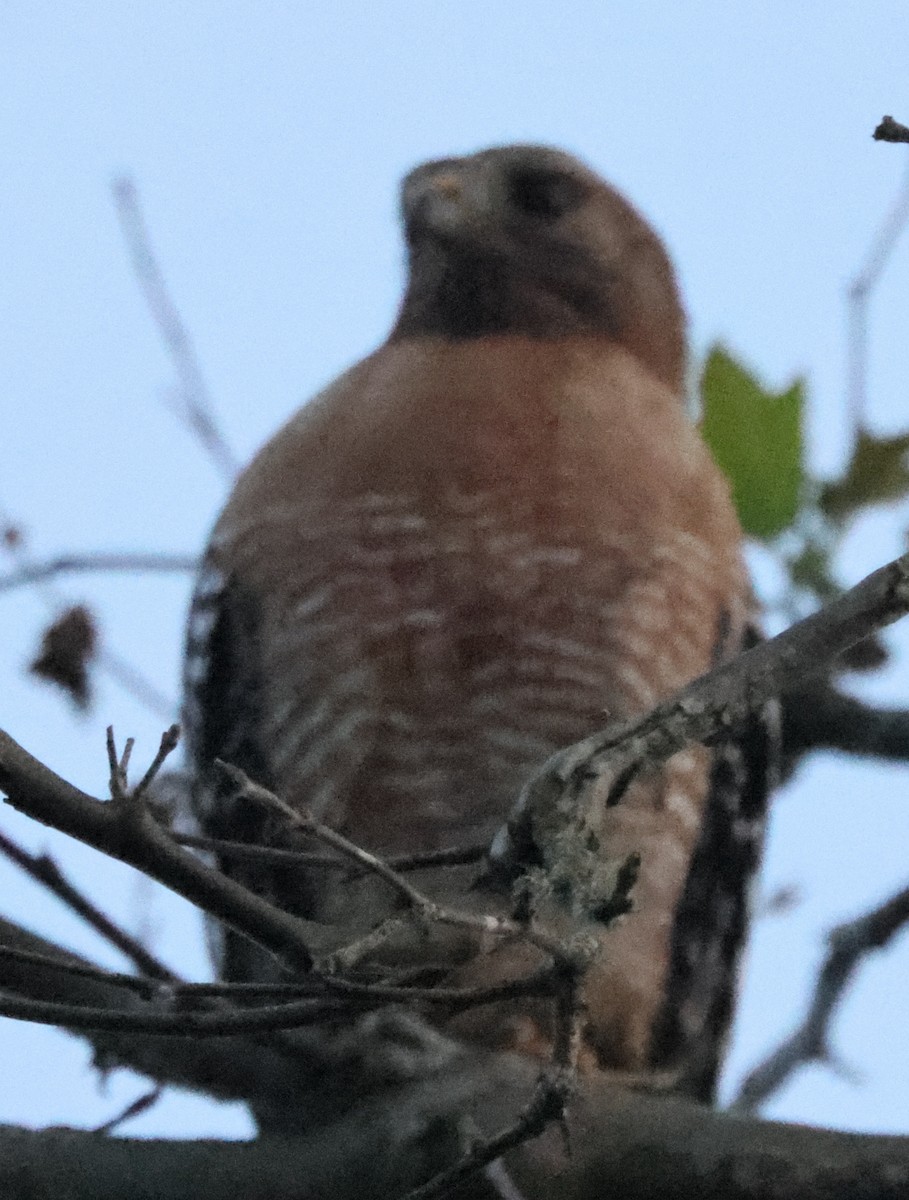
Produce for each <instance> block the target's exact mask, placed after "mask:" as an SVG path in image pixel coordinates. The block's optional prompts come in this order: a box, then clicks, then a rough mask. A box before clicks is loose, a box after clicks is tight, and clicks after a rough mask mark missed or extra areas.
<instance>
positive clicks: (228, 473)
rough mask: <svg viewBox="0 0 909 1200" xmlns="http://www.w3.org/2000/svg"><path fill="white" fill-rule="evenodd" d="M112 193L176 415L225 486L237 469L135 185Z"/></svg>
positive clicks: (121, 182) (128, 182)
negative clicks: (173, 379)
mask: <svg viewBox="0 0 909 1200" xmlns="http://www.w3.org/2000/svg"><path fill="white" fill-rule="evenodd" d="M113 192H114V202H115V204H116V208H117V216H118V217H119V219H120V226H121V228H122V230H123V236H124V238H125V239H126V244H127V247H128V249H129V252H130V256H131V258H132V262H133V268H134V270H135V272H136V278H137V279H138V281H139V285H140V287H141V288H142V292H143V294H144V295H145V299H146V302H147V304H148V307H149V310H150V311H151V315H152V318H153V320H154V322H155V324H156V325H157V327H158V331H159V333H160V334H161V336H162V338H163V339H164V344H165V346H166V347H167V350H168V352H169V354H170V356H171V359H172V361H173V364H174V367H175V368H176V371H177V378H178V379H179V381H180V400H181V403H180V406H179V410H178V411H179V415H180V417H181V418H182V420H183V421H184V422H185V424H186V425H187V426H188V427H189V429H190V430H191V431H192V432H193V433H194V434H195V436H196V438H197V439H198V440H199V443H200V444H201V446H202V447H203V449H204V450H205V452H206V453H207V454H208V455H209V457H210V458H211V460H212V462H213V463H214V464H215V466H216V467H217V468H218V470H219V471H220V472H221V473H222V475H223V476H224V477H225V479H226V480H228V481H229V482H230V481H232V480H233V479H234V477H235V476H236V474H237V470H238V463H237V460H236V458H235V456H234V454H233V451H232V450H231V449H230V447H229V446H228V444H227V440H226V438H225V437H224V434H223V432H222V430H221V429H220V428H219V427H218V422H217V419H216V417H215V411H214V404H213V403H212V398H211V395H210V393H209V391H208V387H207V385H206V383H205V379H204V378H203V375H202V368H201V367H200V365H199V360H198V357H197V356H196V351H195V347H194V346H193V343H192V338H191V337H190V335H189V331H188V329H187V328H186V325H185V324H184V323H183V320H182V319H181V317H180V313H179V311H178V310H177V306H176V304H175V303H174V301H173V298H172V297H171V294H170V291H169V289H168V287H167V283H166V281H165V279H164V273H163V272H162V270H161V267H160V265H159V263H158V261H157V259H156V257H155V253H154V251H153V249H152V245H151V238H150V236H149V232H148V227H147V225H146V222H145V218H144V216H143V214H142V209H141V206H140V203H139V193H138V190H137V188H136V185H135V183H134V181H133V180H132V179H128V178H122V179H117V180H115V182H114V185H113Z"/></svg>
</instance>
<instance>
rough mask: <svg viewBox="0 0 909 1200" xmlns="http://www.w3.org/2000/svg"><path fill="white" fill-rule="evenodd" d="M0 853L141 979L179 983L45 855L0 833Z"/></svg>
mask: <svg viewBox="0 0 909 1200" xmlns="http://www.w3.org/2000/svg"><path fill="white" fill-rule="evenodd" d="M0 853H2V854H4V855H5V856H6V857H7V858H8V859H9V860H10V862H14V863H15V864H16V866H17V867H20V868H21V869H22V870H23V871H24V872H25V873H26V874H27V875H30V876H31V877H32V879H35V880H37V882H38V883H40V884H42V885H43V886H44V887H46V888H47V890H48V891H49V892H52V893H53V895H55V896H56V897H57V899H58V900H61V901H62V902H63V903H64V904H65V905H66V906H67V907H68V908H70V909H72V911H73V912H74V913H76V914H77V915H78V916H80V917H81V918H82V920H83V921H85V922H86V924H87V925H90V926H91V928H92V929H94V930H95V932H96V933H99V934H100V935H101V937H103V938H105V939H106V940H107V941H108V942H110V944H111V945H112V946H116V948H117V949H118V950H119V951H120V953H121V954H124V955H125V956H126V957H127V958H128V959H129V960H130V962H132V963H133V964H134V965H135V967H136V969H137V970H138V971H141V972H142V973H143V975H147V976H148V977H149V978H150V979H160V980H166V981H167V982H168V983H178V982H179V981H180V976H179V975H176V974H175V973H174V972H173V971H171V970H170V968H169V967H166V966H165V965H164V963H162V962H161V961H160V960H159V959H157V958H155V956H154V955H153V954H151V953H150V952H149V951H148V950H146V948H145V947H144V946H143V945H142V943H141V942H139V941H137V940H136V939H135V938H134V937H132V936H131V935H130V934H128V933H127V932H126V930H125V929H123V928H121V926H119V925H117V924H116V923H115V922H114V921H112V920H111V919H110V917H108V916H106V915H105V914H104V913H103V912H102V911H101V910H100V909H99V908H98V907H97V906H96V905H95V904H93V903H92V902H91V900H89V899H88V898H87V897H86V896H84V895H83V894H82V892H80V891H79V889H78V888H77V887H75V886H74V885H73V884H72V883H70V882H69V880H68V879H67V878H66V877H65V876H64V874H63V873H62V871H61V870H60V868H59V867H58V866H57V864H56V863H55V862H54V860H53V859H52V858H51V857H50V855H49V854H31V853H29V851H28V850H25V849H24V848H23V847H22V846H20V845H19V844H18V843H17V842H14V841H13V839H12V838H10V837H8V836H7V835H6V834H5V833H2V832H0Z"/></svg>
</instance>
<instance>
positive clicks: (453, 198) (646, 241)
mask: <svg viewBox="0 0 909 1200" xmlns="http://www.w3.org/2000/svg"><path fill="white" fill-rule="evenodd" d="M402 212H403V224H404V232H405V236H406V242H407V252H408V264H409V270H408V278H407V286H406V291H405V295H404V299H403V303H402V305H401V309H400V312H399V314H398V317H397V321H396V322H395V325H394V327H393V329H392V331H391V334H390V336H389V337H388V340H387V341H386V342H385V343H384V344H383V345H382V346H380V347H379V349H378V350H376V351H375V352H374V353H372V354H371V355H369V356H368V357H367V358H365V359H364V360H363V361H362V362H359V363H357V364H356V365H355V366H354V367H353V368H352V369H351V370H349V371H348V372H347V373H346V374H344V375H342V376H341V377H340V378H339V379H337V380H336V381H335V382H334V383H332V384H331V385H330V386H329V387H327V388H326V389H325V390H324V391H323V392H321V393H320V394H319V395H318V396H316V397H315V398H314V399H313V400H311V401H310V402H309V403H307V404H306V405H304V407H303V408H302V409H301V410H300V411H299V412H298V413H297V414H296V415H295V416H294V417H292V418H291V420H290V421H289V422H288V424H287V425H285V426H284V428H283V429H282V430H280V432H278V433H277V435H276V436H275V437H274V438H272V440H271V441H270V442H269V443H268V444H267V445H266V446H265V448H264V449H263V450H262V451H260V453H259V454H258V455H257V456H256V458H255V459H254V460H253V462H252V464H251V465H250V466H249V467H248V468H247V469H246V471H245V472H244V473H243V474H242V475H241V477H240V479H239V480H238V482H237V484H236V487H235V488H234V491H233V494H232V495H231V497H230V499H229V501H228V503H227V506H226V508H225V509H224V511H223V513H222V514H221V517H220V519H219V520H218V523H217V525H216V527H215V530H214V533H213V536H212V539H211V543H210V546H209V548H208V551H207V554H206V557H205V564H204V568H203V570H202V573H201V576H200V579H199V583H198V586H197V590H196V594H195V598H194V601H193V607H192V613H191V617H190V625H189V637H188V650H187V667H186V724H187V737H188V744H189V749H190V754H191V758H192V761H193V763H194V769H195V772H196V777H197V785H196V804H197V809H198V812H199V815H200V819H201V822H202V825H203V827H204V828H205V829H207V830H208V831H209V832H210V833H213V834H217V835H220V836H222V837H225V836H228V837H233V838H241V839H242V838H245V839H249V840H258V839H261V838H262V837H264V836H268V830H267V828H266V825H267V822H265V821H264V820H263V816H262V813H261V812H260V811H258V810H254V809H253V808H252V807H244V806H243V805H242V804H236V803H234V804H229V803H227V802H226V801H224V800H223V798H222V799H219V796H218V789H217V786H216V785H215V782H214V777H213V774H212V771H211V763H212V760H213V759H214V758H216V757H220V758H222V759H225V760H227V761H230V762H233V763H235V764H237V765H239V766H240V767H242V768H243V769H244V770H246V772H247V773H248V774H249V775H250V776H251V777H252V778H254V779H255V780H257V781H258V782H260V783H262V784H264V785H266V786H267V787H269V788H271V789H273V790H274V791H276V792H277V793H278V794H279V795H280V796H282V797H283V798H284V799H285V800H287V801H288V802H289V803H290V804H292V805H294V806H298V807H306V808H308V809H309V810H311V811H312V812H313V813H314V814H315V815H316V816H317V817H318V818H319V819H321V820H323V821H326V822H329V823H330V824H332V825H333V826H335V827H337V828H338V829H340V830H341V831H343V832H344V833H345V834H346V835H347V836H348V837H350V838H351V839H353V840H354V841H356V842H358V843H360V844H362V845H364V846H366V847H367V848H369V849H371V850H374V851H376V852H378V853H381V854H401V853H404V852H410V851H417V850H431V849H434V848H442V847H447V846H455V845H457V846H460V845H463V844H465V843H471V842H476V841H481V842H487V843H488V842H489V841H490V840H491V839H492V838H493V836H494V834H495V833H496V831H497V830H498V829H499V828H500V827H501V825H502V823H503V821H504V820H505V818H506V817H507V815H508V813H509V810H510V809H511V807H512V805H513V804H514V802H515V800H516V797H517V795H518V792H519V789H520V787H521V785H522V784H523V783H524V782H525V781H526V780H527V778H528V776H529V775H530V774H531V773H532V772H533V770H534V768H536V767H537V766H539V764H540V763H541V762H542V761H543V760H544V759H545V758H546V757H547V756H548V755H549V754H550V753H551V752H552V751H553V750H555V749H557V748H559V747H561V746H563V745H566V744H568V743H570V742H573V741H575V740H577V739H578V738H580V737H582V736H585V735H586V734H588V733H591V732H593V731H594V730H596V729H597V728H600V727H601V726H602V725H603V724H604V723H605V722H606V720H607V718H608V719H617V718H622V717H626V716H630V715H634V714H639V713H644V712H646V711H647V710H649V709H650V708H651V707H652V706H653V705H654V704H655V703H656V702H657V701H659V700H660V699H662V698H665V697H667V696H669V695H671V694H672V693H674V692H675V691H676V690H677V689H679V688H680V687H681V686H682V685H684V684H685V683H686V682H688V681H689V680H691V679H692V678H694V677H696V676H697V675H700V674H702V673H703V672H705V671H707V670H709V669H710V667H711V666H712V665H714V664H715V663H717V662H718V661H720V660H723V659H725V658H728V657H729V656H731V655H734V654H735V653H736V652H737V651H738V650H739V649H740V648H741V647H742V645H743V641H744V639H745V638H746V636H747V631H748V626H749V618H750V612H749V608H750V602H749V591H748V584H747V580H746V574H745V570H744V568H743V564H742V557H741V543H742V534H741V530H740V528H739V525H738V522H737V519H736V515H735V512H734V509H733V506H732V502H731V499H730V491H729V487H728V485H727V482H726V480H725V478H724V477H723V476H722V475H721V473H720V471H719V470H718V469H717V467H716V466H715V465H714V463H713V461H712V459H711V457H710V454H709V452H708V451H707V449H706V448H705V446H704V445H703V443H702V441H701V439H700V437H699V435H698V433H697V431H696V429H695V427H694V426H693V424H692V423H691V421H690V419H689V417H688V415H687V414H686V408H685V402H684V375H685V366H686V362H685V319H684V313H683V309H682V305H681V302H680V299H679V294H678V290H677V287H676V282H675V278H674V274H673V270H672V266H671V264H670V261H669V259H668V257H667V255H666V252H665V250H664V248H663V246H662V244H661V242H660V240H659V238H658V237H657V236H656V234H655V233H654V232H653V230H652V229H651V228H650V227H649V225H648V224H647V223H646V222H645V221H644V220H643V218H642V217H641V216H640V215H639V214H638V213H637V212H636V211H635V209H634V208H633V207H632V206H631V205H630V204H629V203H628V202H627V201H626V200H625V199H624V198H623V197H622V196H621V195H619V193H618V192H616V191H615V190H614V189H613V188H611V187H610V186H609V185H608V184H606V183H604V182H603V181H602V180H601V179H600V178H599V177H598V176H597V175H596V174H594V172H593V171H591V170H590V169H589V168H587V167H586V166H584V165H583V164H582V163H580V162H579V161H577V160H576V159H575V158H573V157H571V156H569V155H568V154H565V153H562V152H560V151H557V150H554V149H548V148H544V147H539V146H522V145H517V146H506V147H499V148H494V149H490V150H484V151H481V152H480V153H477V154H473V155H469V156H466V157H463V158H446V159H441V160H438V161H435V162H429V163H426V164H424V165H422V166H420V167H417V168H416V169H415V170H414V171H412V172H411V173H410V174H409V175H408V176H407V177H406V179H405V180H404V183H403V188H402ZM765 758H766V746H765V745H764V743H763V741H762V737H761V734H760V730H759V729H758V728H757V725H756V727H755V729H752V730H750V731H745V732H743V733H741V734H740V735H737V737H736V739H735V740H731V741H730V742H729V743H728V744H725V745H722V746H719V747H714V748H713V749H711V750H707V749H705V748H703V747H695V748H693V749H691V750H688V751H685V752H683V753H680V754H678V755H676V757H675V758H673V759H672V760H670V762H669V763H668V764H667V765H666V766H665V767H664V768H663V769H662V770H660V771H659V772H657V773H651V774H650V775H646V776H642V777H641V778H639V779H637V780H636V781H635V782H634V783H632V785H631V787H630V788H629V789H628V791H627V793H626V795H625V796H624V798H623V799H622V801H621V803H620V804H618V805H617V806H615V807H614V808H611V809H610V810H609V811H608V812H606V811H605V810H604V811H601V812H600V813H599V814H598V815H597V818H596V822H595V825H596V832H597V835H598V841H599V846H600V847H601V853H602V854H603V856H604V857H605V858H608V859H610V860H611V859H619V858H622V857H624V856H626V855H628V854H629V853H631V852H635V851H636V852H639V853H640V855H641V871H640V877H639V879H638V882H637V885H636V887H635V890H634V893H633V901H634V911H633V912H632V913H631V914H630V915H629V916H628V917H626V918H625V919H624V920H623V921H622V922H620V923H619V924H618V925H617V926H615V927H614V928H610V929H608V930H606V931H604V933H603V940H602V945H603V951H602V955H601V957H600V959H599V960H598V962H597V963H596V964H595V966H594V967H593V968H592V970H591V972H590V975H589V977H588V980H587V984H586V989H585V994H584V999H585V1003H586V1008H587V1016H586V1027H585V1035H584V1036H585V1042H586V1047H587V1058H588V1060H589V1061H592V1062H594V1063H596V1064H597V1065H600V1066H602V1067H604V1068H614V1069H620V1070H629V1071H641V1070H647V1069H652V1068H658V1067H665V1068H670V1069H672V1070H677V1071H678V1073H679V1074H678V1078H679V1081H680V1082H679V1086H680V1087H681V1088H682V1089H684V1090H687V1091H689V1092H690V1093H692V1094H695V1095H698V1096H701V1097H705V1098H706V1097H708V1096H709V1095H710V1093H711V1091H712V1088H713V1084H714V1080H715V1075H716V1071H717V1065H718V1062H719V1060H720V1055H721V1050H722V1046H723V1042H724V1038H725V1035H726V1032H727V1028H728V1023H729V1020H730V1015H731V1011H732V1000H733V994H734V988H735V975H736V960H737V957H738V954H739V950H740V948H741V943H742V939H743V936H744V933H745V928H746V911H747V908H746V906H747V892H748V888H749V882H750V879H751V876H752V873H753V871H754V868H755V866H756V863H757V858H758V854H759V846H760V838H761V832H762V823H763V815H764V806H765V800H766V782H767V781H766V777H765V774H764V765H765ZM230 869H231V870H233V871H234V872H236V871H238V870H239V868H238V867H237V866H236V865H234V866H233V867H230ZM462 872H463V869H462ZM243 877H244V878H245V879H246V880H247V882H254V883H255V885H256V886H257V887H259V889H260V890H262V891H265V892H267V894H269V895H271V896H272V897H274V898H276V899H277V900H278V901H279V902H280V903H281V904H283V905H285V906H286V907H288V908H292V909H294V910H295V911H298V912H301V913H304V914H306V915H308V916H311V917H314V918H316V919H319V920H333V919H337V920H349V919H352V913H354V910H355V909H357V907H358V906H359V913H360V917H361V920H362V921H363V922H364V923H365V927H368V926H369V924H371V923H374V922H376V921H378V920H379V919H380V917H382V916H383V915H385V913H386V912H387V911H389V907H390V906H389V900H388V897H387V896H384V897H382V896H381V895H380V894H379V893H378V892H377V888H379V885H377V884H376V883H375V881H373V882H372V885H371V887H366V886H365V885H363V884H362V882H361V884H360V885H358V886H354V885H353V884H351V883H350V882H339V879H338V876H337V875H332V874H329V873H325V872H319V871H313V872H312V873H310V874H305V875H304V874H301V873H300V872H299V871H296V872H285V873H284V874H283V875H282V874H280V873H278V872H277V871H275V870H271V871H270V872H268V873H266V870H265V868H263V867H261V866H258V867H255V868H249V867H247V868H246V874H245V875H244V876H243ZM459 879H460V880H461V882H460V884H459V886H460V887H461V888H462V889H463V894H464V895H468V894H469V900H470V903H471V904H473V905H474V906H480V907H482V904H483V903H484V902H485V901H484V893H483V883H482V877H480V878H479V879H478V878H477V871H476V869H475V868H474V869H471V870H470V871H468V872H467V874H466V875H464V874H462V876H460V877H459ZM471 888H472V890H471ZM462 898H463V896H462ZM499 899H500V898H499ZM503 963H504V964H509V963H510V959H508V957H507V955H506V956H505V957H499V958H498V959H497V957H496V955H495V954H492V955H488V956H483V957H480V958H478V959H476V960H475V961H474V962H473V963H472V964H471V965H470V966H469V967H467V968H465V969H464V971H462V972H461V973H460V974H458V973H453V974H450V975H449V976H447V977H448V978H456V979H459V980H463V979H469V980H471V981H473V982H478V981H483V980H484V979H489V978H498V977H500V976H501V975H502V973H503V972H504V971H505V970H506V967H504V966H503ZM262 969H263V964H262V962H261V960H260V959H258V958H257V955H256V953H255V952H253V951H252V950H251V949H250V947H249V946H248V945H247V944H246V943H244V942H242V941H241V940H240V939H239V938H237V937H236V936H232V935H228V938H227V943H226V949H225V953H224V959H223V962H222V971H223V972H224V973H225V974H226V975H227V977H229V978H244V977H249V976H251V975H255V974H258V973H260V972H261V970H262ZM478 1014H479V1015H477V1016H476V1017H475V1018H474V1019H473V1024H471V1023H470V1022H468V1023H467V1024H466V1025H465V1028H468V1029H469V1030H470V1035H471V1036H474V1035H476V1036H483V1037H486V1038H487V1039H488V1040H492V1041H494V1042H497V1044H500V1045H505V1044H509V1039H511V1043H510V1044H527V1045H529V1044H530V1043H531V1042H532V1041H533V1037H532V1036H530V1037H528V1034H527V1027H526V1026H527V1020H528V1019H529V1018H527V1016H526V1014H524V1015H521V1014H517V1015H516V1014H515V1013H514V1011H511V1010H509V1011H502V1012H497V1013H494V1014H493V1015H492V1016H490V1017H489V1021H490V1022H491V1025H490V1026H489V1027H488V1028H486V1029H485V1030H484V1029H482V1028H479V1026H478V1025H477V1022H482V1021H483V1020H484V1019H485V1018H484V1017H483V1016H482V1010H478ZM478 1029H479V1032H477V1030H478ZM509 1031H510V1032H509ZM522 1039H523V1041H522Z"/></svg>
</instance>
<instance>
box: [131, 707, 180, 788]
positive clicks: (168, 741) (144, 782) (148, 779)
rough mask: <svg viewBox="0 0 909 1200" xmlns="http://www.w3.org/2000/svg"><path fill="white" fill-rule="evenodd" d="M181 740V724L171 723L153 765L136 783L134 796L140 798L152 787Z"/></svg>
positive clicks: (164, 734)
mask: <svg viewBox="0 0 909 1200" xmlns="http://www.w3.org/2000/svg"><path fill="white" fill-rule="evenodd" d="M179 742H180V726H179V725H171V726H170V728H169V729H166V730H165V731H164V733H162V735H161V744H160V745H159V746H158V752H157V754H156V755H155V757H154V758H153V759H152V761H151V765H150V766H149V768H148V770H147V771H146V772H145V774H144V775H143V776H142V778H141V779H140V780H139V782H138V783H137V784H136V786H135V788H134V789H133V798H134V799H136V800H138V799H140V798H141V797H142V796H144V795H145V794H146V792H147V791H148V789H149V787H151V784H152V782H153V781H154V779H155V776H156V775H157V774H158V772H159V771H160V770H161V768H162V767H163V766H164V763H165V761H166V760H167V758H168V756H169V755H171V754H172V753H173V752H174V750H176V748H177V746H178V744H179Z"/></svg>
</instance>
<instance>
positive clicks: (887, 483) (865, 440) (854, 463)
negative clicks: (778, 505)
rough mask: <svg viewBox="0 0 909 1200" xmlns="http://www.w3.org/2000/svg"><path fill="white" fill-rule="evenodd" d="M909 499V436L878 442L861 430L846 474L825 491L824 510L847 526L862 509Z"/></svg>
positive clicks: (822, 499)
mask: <svg viewBox="0 0 909 1200" xmlns="http://www.w3.org/2000/svg"><path fill="white" fill-rule="evenodd" d="M906 495H909V433H898V434H896V435H895V436H894V437H884V438H876V437H874V435H873V434H870V433H868V431H867V430H865V429H860V430H859V433H858V437H857V438H856V440H855V449H854V450H853V452H852V458H851V460H850V462H849V466H848V467H847V468H846V470H845V473H844V474H843V475H842V477H841V478H840V479H837V480H834V482H833V483H828V484H827V485H826V486H825V487H824V488H823V489H822V491H821V496H820V507H821V511H822V512H824V513H826V515H827V516H828V517H830V519H831V520H832V521H838V522H844V521H846V520H848V518H849V517H851V516H854V515H855V514H856V513H857V512H858V511H859V510H860V509H862V508H868V507H870V506H871V505H874V504H886V503H887V502H888V501H893V500H901V499H902V498H903V497H904V496H906Z"/></svg>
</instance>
